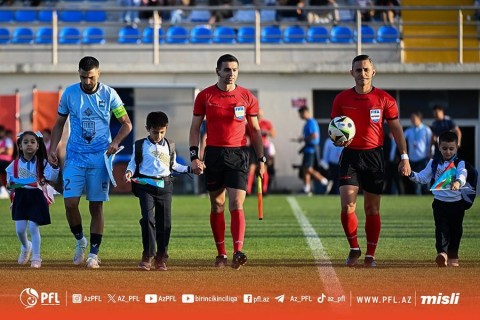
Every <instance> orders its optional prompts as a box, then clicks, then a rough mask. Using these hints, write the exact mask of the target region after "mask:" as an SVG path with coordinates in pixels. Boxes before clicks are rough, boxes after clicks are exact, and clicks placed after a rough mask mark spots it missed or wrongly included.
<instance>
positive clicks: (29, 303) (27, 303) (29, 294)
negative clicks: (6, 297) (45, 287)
mask: <svg viewBox="0 0 480 320" xmlns="http://www.w3.org/2000/svg"><path fill="white" fill-rule="evenodd" d="M38 298H39V295H38V292H37V290H35V289H33V288H25V289H23V291H22V292H20V302H21V303H22V304H23V306H24V307H25V309H29V308H33V307H34V306H36V305H37V303H38Z"/></svg>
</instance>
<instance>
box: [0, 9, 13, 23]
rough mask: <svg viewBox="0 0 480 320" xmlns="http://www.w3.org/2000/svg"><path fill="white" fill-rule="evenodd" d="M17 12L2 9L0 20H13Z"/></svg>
mask: <svg viewBox="0 0 480 320" xmlns="http://www.w3.org/2000/svg"><path fill="white" fill-rule="evenodd" d="M13 19H15V14H14V13H13V11H12V10H0V22H12V21H13Z"/></svg>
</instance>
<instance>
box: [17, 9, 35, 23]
mask: <svg viewBox="0 0 480 320" xmlns="http://www.w3.org/2000/svg"><path fill="white" fill-rule="evenodd" d="M36 20H37V11H33V10H17V11H15V21H16V22H34V21H36Z"/></svg>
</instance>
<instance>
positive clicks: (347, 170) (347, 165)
mask: <svg viewBox="0 0 480 320" xmlns="http://www.w3.org/2000/svg"><path fill="white" fill-rule="evenodd" d="M339 165H340V169H339V184H340V186H345V185H352V186H357V187H361V188H362V189H363V190H364V191H367V192H370V193H374V194H381V193H382V191H383V184H384V180H385V161H384V156H383V148H382V147H379V148H375V149H369V150H356V149H350V148H344V149H343V151H342V155H341V156H340V161H339Z"/></svg>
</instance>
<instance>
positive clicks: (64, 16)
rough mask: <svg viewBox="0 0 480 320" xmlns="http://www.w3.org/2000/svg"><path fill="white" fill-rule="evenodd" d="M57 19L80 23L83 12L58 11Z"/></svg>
mask: <svg viewBox="0 0 480 320" xmlns="http://www.w3.org/2000/svg"><path fill="white" fill-rule="evenodd" d="M58 19H59V20H60V21H63V22H80V21H82V19H83V12H82V11H79V10H66V11H59V12H58Z"/></svg>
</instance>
